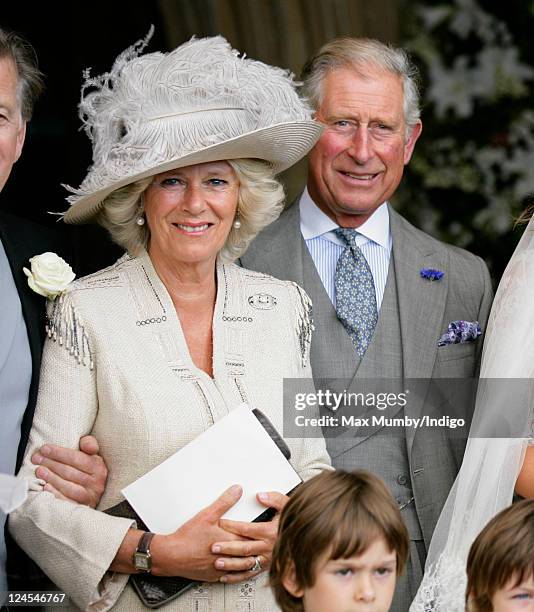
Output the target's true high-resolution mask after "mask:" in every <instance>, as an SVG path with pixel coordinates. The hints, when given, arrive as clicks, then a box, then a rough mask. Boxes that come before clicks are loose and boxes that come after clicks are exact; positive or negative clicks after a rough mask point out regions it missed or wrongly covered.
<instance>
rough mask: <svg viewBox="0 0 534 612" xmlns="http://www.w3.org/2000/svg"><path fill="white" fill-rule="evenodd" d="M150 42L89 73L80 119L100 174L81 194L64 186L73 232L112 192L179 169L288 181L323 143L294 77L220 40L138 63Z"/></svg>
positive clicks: (90, 176) (92, 171)
mask: <svg viewBox="0 0 534 612" xmlns="http://www.w3.org/2000/svg"><path fill="white" fill-rule="evenodd" d="M152 33H153V28H151V30H150V32H149V33H148V35H147V37H146V38H145V39H143V40H141V41H138V42H137V43H135V44H134V45H133V46H131V47H130V48H128V49H126V51H124V52H123V53H121V54H120V55H119V56H118V58H117V59H116V60H115V63H114V64H113V67H112V69H111V71H110V72H109V73H106V74H103V75H102V76H100V77H95V78H91V77H90V76H89V73H88V71H86V74H85V79H86V81H85V83H84V85H83V87H82V92H81V102H80V106H79V113H80V118H81V120H82V122H83V125H84V128H85V131H86V133H87V135H88V136H89V138H90V140H91V141H92V143H93V164H92V166H91V167H90V168H89V170H88V173H87V176H86V177H85V179H84V180H83V182H82V184H81V185H80V187H79V188H78V189H73V188H72V187H68V186H66V188H67V189H68V190H69V191H71V193H73V194H74V195H71V196H69V197H68V198H67V200H68V201H69V203H70V204H71V207H70V209H69V210H68V211H67V212H66V213H65V215H64V220H65V221H66V222H68V223H79V222H83V221H85V220H87V219H88V218H89V217H91V216H93V215H94V214H96V213H97V212H98V210H99V209H100V208H101V206H102V203H103V200H104V199H105V198H106V197H107V196H108V195H109V194H110V193H111V192H112V191H115V190H116V189H118V188H120V187H123V186H125V185H128V184H129V183H132V182H134V181H137V180H139V179H141V178H145V177H148V176H152V175H154V174H158V173H160V172H166V171H168V170H172V169H173V168H178V167H183V166H189V165H193V164H198V163H204V162H208V161H216V160H224V159H237V158H257V159H262V160H265V161H267V162H269V163H270V164H271V165H272V167H273V170H274V171H275V172H280V171H282V170H285V169H286V168H289V167H290V166H291V165H293V164H294V163H296V162H297V161H298V160H299V159H301V158H302V157H303V156H304V155H305V154H306V153H307V152H308V151H309V150H310V149H311V147H312V146H313V145H314V144H315V142H316V141H317V139H318V138H319V136H320V134H321V131H322V128H321V126H320V125H319V124H318V123H316V122H315V121H312V119H311V110H310V109H309V108H308V107H307V106H306V104H305V103H304V102H303V101H302V100H301V99H300V98H299V96H298V94H297V93H296V91H295V83H294V81H293V75H292V74H291V73H290V72H289V71H286V70H282V69H281V68H276V67H273V66H268V65H267V64H264V63H262V62H259V61H256V60H252V59H249V58H245V57H244V56H243V57H240V56H239V53H238V52H237V51H235V50H233V49H232V48H231V46H230V45H229V43H228V42H227V41H226V40H225V39H224V38H223V37H222V36H216V37H213V38H203V39H192V40H190V41H189V42H186V43H184V44H183V45H181V46H179V47H177V48H176V49H174V50H173V51H171V52H169V53H149V54H145V55H139V54H140V53H141V52H142V51H143V49H144V48H145V46H146V45H147V43H148V40H149V39H150V37H151V36H152ZM88 90H90V91H88ZM87 91H88V92H87Z"/></svg>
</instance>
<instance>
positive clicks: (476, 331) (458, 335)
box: [438, 321, 482, 346]
mask: <svg viewBox="0 0 534 612" xmlns="http://www.w3.org/2000/svg"><path fill="white" fill-rule="evenodd" d="M481 333H482V330H481V329H480V323H479V322H478V321H453V322H452V323H449V326H448V328H447V331H446V332H445V333H444V334H443V336H441V338H440V339H439V340H438V346H447V345H448V344H461V343H462V342H473V341H474V340H476V339H477V338H478V337H479V336H480V334H481Z"/></svg>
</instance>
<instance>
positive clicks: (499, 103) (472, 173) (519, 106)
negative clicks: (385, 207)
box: [396, 0, 534, 280]
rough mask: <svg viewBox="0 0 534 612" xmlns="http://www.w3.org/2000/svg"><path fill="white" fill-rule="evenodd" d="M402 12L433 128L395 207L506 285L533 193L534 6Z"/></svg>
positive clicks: (427, 129)
mask: <svg viewBox="0 0 534 612" xmlns="http://www.w3.org/2000/svg"><path fill="white" fill-rule="evenodd" d="M503 4H505V6H502V5H503ZM403 14H404V16H405V17H404V20H403V27H404V32H403V38H402V41H401V45H402V46H403V47H405V48H407V49H408V51H409V52H410V54H411V56H412V59H413V60H414V61H415V63H416V64H417V65H418V66H419V68H420V71H421V77H422V94H423V95H422V107H423V113H422V118H423V126H424V129H423V135H422V136H421V138H420V139H419V141H418V143H417V146H416V149H415V153H414V156H413V158H412V160H411V162H410V164H409V166H408V168H407V170H406V174H405V179H404V181H403V183H402V187H401V189H400V190H399V193H398V194H397V197H396V206H397V207H398V208H399V209H401V210H402V211H403V213H404V214H406V215H407V216H408V217H409V218H411V219H412V220H413V221H414V222H415V223H416V224H417V225H418V226H420V227H422V228H423V229H425V230H426V231H428V232H429V233H431V234H433V235H435V236H437V237H439V238H441V239H443V240H446V241H448V242H452V243H453V244H457V245H458V246H462V247H465V248H467V249H469V250H471V251H473V252H474V253H477V254H478V255H480V256H481V257H483V258H484V259H485V260H486V261H487V263H488V265H489V266H490V269H491V270H492V273H493V276H494V278H495V280H498V279H499V278H500V275H501V274H502V272H503V270H504V267H505V265H506V263H507V261H508V259H509V258H510V256H511V254H512V252H513V249H514V246H515V244H516V243H517V240H518V238H519V236H520V233H521V232H520V230H519V231H518V230H515V231H514V229H513V227H514V221H515V219H516V218H517V217H518V216H519V214H520V213H521V211H522V210H523V209H524V207H525V205H526V202H527V201H528V199H529V197H531V196H532V195H534V111H533V110H531V108H530V107H531V106H532V100H533V96H532V94H533V93H534V67H533V66H534V51H533V49H532V47H533V46H532V44H531V40H530V39H531V33H532V31H533V27H534V2H521V1H515V2H514V1H513V0H509V1H508V2H506V3H500V2H482V0H481V2H477V1H476V0H451V1H449V2H431V1H430V0H410V2H407V3H406V7H405V11H404V12H403Z"/></svg>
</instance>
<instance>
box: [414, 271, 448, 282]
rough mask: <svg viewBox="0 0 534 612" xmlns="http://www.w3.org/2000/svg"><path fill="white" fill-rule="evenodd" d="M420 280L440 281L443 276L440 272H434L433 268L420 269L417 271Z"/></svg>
mask: <svg viewBox="0 0 534 612" xmlns="http://www.w3.org/2000/svg"><path fill="white" fill-rule="evenodd" d="M419 274H420V275H421V278H426V279H427V280H429V281H435V280H441V279H442V278H443V276H444V274H445V272H442V271H441V270H434V268H421V270H419Z"/></svg>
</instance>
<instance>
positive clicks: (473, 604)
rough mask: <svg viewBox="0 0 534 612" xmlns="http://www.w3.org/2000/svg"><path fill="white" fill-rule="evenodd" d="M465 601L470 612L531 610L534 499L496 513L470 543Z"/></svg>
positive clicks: (533, 611)
mask: <svg viewBox="0 0 534 612" xmlns="http://www.w3.org/2000/svg"><path fill="white" fill-rule="evenodd" d="M466 600H467V604H468V610H470V611H471V612H513V611H514V610H521V611H522V612H527V611H528V612H534V499H530V500H526V499H525V500H523V501H522V502H518V503H516V504H513V505H511V506H510V507H509V508H506V509H505V510H503V511H502V512H500V513H499V514H497V515H496V516H495V517H493V519H492V520H491V521H490V522H489V523H488V524H487V525H486V526H485V527H484V529H483V530H482V531H481V532H480V534H479V535H478V537H477V539H476V540H475V541H474V542H473V544H472V546H471V549H470V551H469V557H468V559H467V594H466Z"/></svg>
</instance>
